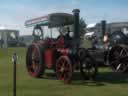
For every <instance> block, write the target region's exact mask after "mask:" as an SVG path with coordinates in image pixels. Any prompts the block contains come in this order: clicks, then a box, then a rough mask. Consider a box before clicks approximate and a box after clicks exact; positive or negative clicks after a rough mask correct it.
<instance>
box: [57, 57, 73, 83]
mask: <svg viewBox="0 0 128 96" xmlns="http://www.w3.org/2000/svg"><path fill="white" fill-rule="evenodd" d="M56 75H57V78H58V80H63V81H64V83H66V84H68V83H71V79H72V75H73V67H72V62H71V60H70V59H69V57H67V56H61V57H59V59H58V60H57V63H56Z"/></svg>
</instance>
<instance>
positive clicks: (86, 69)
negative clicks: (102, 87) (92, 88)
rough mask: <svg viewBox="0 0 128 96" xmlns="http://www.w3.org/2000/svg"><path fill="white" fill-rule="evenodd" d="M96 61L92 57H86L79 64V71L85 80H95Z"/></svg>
mask: <svg viewBox="0 0 128 96" xmlns="http://www.w3.org/2000/svg"><path fill="white" fill-rule="evenodd" d="M97 72H98V69H97V63H96V61H95V60H94V59H93V58H92V57H86V58H85V59H84V60H83V61H81V64H80V73H81V75H82V77H83V79H85V80H89V79H90V80H95V78H96V75H97Z"/></svg>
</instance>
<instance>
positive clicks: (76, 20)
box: [72, 9, 80, 40]
mask: <svg viewBox="0 0 128 96" xmlns="http://www.w3.org/2000/svg"><path fill="white" fill-rule="evenodd" d="M72 12H73V16H74V18H73V20H74V39H76V40H78V39H79V38H80V36H79V29H80V28H79V13H80V10H79V9H74V10H73V11H72Z"/></svg>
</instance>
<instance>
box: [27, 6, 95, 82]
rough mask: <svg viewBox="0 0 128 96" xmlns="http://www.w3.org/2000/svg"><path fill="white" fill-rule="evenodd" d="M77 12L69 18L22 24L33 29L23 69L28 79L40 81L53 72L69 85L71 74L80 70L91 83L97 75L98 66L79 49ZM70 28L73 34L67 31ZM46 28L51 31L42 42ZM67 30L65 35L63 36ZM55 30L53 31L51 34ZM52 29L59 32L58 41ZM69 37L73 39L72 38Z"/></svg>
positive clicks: (57, 15)
mask: <svg viewBox="0 0 128 96" xmlns="http://www.w3.org/2000/svg"><path fill="white" fill-rule="evenodd" d="M79 12H80V11H79V9H74V10H73V15H72V14H67V13H52V14H49V15H47V16H44V17H40V18H35V19H32V20H28V21H26V22H25V25H26V26H34V30H33V35H34V37H35V39H34V42H33V43H32V44H31V45H30V46H29V47H28V50H27V55H26V66H27V71H28V73H29V75H30V76H32V77H35V78H40V77H41V76H42V75H43V74H44V72H45V69H46V68H47V69H51V68H52V69H53V70H54V71H55V73H56V76H57V79H58V80H62V81H64V83H70V82H71V79H72V76H73V72H74V70H76V69H79V70H80V73H81V75H82V76H83V78H84V79H92V80H93V79H94V78H95V76H96V74H97V66H96V62H95V60H94V59H93V57H91V56H90V54H89V53H88V50H86V49H84V48H80V46H79V45H80V42H79V41H80V38H79V37H80V36H79ZM69 26H73V32H71V31H69ZM45 27H48V29H50V31H51V33H50V36H51V37H48V38H45V39H44V37H43V36H44V34H46V33H43V31H48V29H47V30H45ZM65 27H67V34H65V35H64V33H65ZM52 29H54V31H53V30H52ZM55 29H59V30H57V31H59V32H60V35H59V36H58V37H57V38H53V33H54V35H55V34H57V33H56V32H55ZM71 33H73V35H72V36H71Z"/></svg>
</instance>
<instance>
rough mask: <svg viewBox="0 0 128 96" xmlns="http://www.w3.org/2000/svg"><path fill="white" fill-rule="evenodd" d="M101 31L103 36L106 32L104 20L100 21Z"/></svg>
mask: <svg viewBox="0 0 128 96" xmlns="http://www.w3.org/2000/svg"><path fill="white" fill-rule="evenodd" d="M101 31H102V35H103V36H104V35H105V34H106V20H102V21H101Z"/></svg>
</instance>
